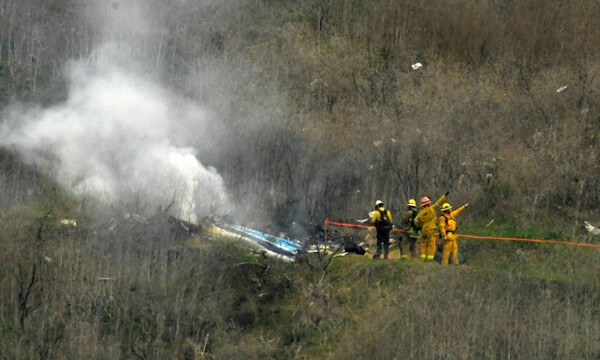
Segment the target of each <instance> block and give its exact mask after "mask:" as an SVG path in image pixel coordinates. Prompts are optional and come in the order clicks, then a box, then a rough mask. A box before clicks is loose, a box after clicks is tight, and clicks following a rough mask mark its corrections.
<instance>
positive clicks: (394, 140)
mask: <svg viewBox="0 0 600 360" xmlns="http://www.w3.org/2000/svg"><path fill="white" fill-rule="evenodd" d="M390 140H392V142H393V143H395V142H397V141H398V140H396V139H394V138H390Z"/></svg>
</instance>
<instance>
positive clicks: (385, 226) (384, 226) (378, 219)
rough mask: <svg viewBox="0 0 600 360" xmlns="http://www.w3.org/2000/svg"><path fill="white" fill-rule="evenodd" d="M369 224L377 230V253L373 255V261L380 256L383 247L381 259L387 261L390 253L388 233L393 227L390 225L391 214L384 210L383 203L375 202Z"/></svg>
mask: <svg viewBox="0 0 600 360" xmlns="http://www.w3.org/2000/svg"><path fill="white" fill-rule="evenodd" d="M371 224H373V225H375V229H377V252H376V253H375V255H373V259H379V257H380V256H381V248H382V247H383V258H384V259H387V258H388V255H389V253H390V231H392V228H393V227H394V226H393V224H392V214H391V213H390V211H389V210H385V208H384V206H383V201H381V200H377V201H376V202H375V211H373V212H372V215H371Z"/></svg>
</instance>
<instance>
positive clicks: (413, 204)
mask: <svg viewBox="0 0 600 360" xmlns="http://www.w3.org/2000/svg"><path fill="white" fill-rule="evenodd" d="M408 206H411V207H417V202H416V201H415V199H410V200H408Z"/></svg>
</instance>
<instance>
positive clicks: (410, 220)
mask: <svg viewBox="0 0 600 360" xmlns="http://www.w3.org/2000/svg"><path fill="white" fill-rule="evenodd" d="M407 206H408V209H407V210H406V212H405V213H404V216H403V217H402V230H404V232H403V233H402V239H401V241H400V242H399V246H400V255H401V257H402V258H405V259H406V258H408V257H409V255H408V254H404V252H402V244H403V243H408V244H409V249H410V256H411V257H413V258H416V257H417V246H416V244H417V239H418V238H419V230H420V228H419V227H417V226H416V225H415V218H416V217H417V215H418V214H419V210H417V202H416V201H415V199H410V200H408V205H407Z"/></svg>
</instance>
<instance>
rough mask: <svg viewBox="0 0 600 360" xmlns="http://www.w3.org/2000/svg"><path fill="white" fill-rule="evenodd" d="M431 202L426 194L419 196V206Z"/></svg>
mask: <svg viewBox="0 0 600 360" xmlns="http://www.w3.org/2000/svg"><path fill="white" fill-rule="evenodd" d="M429 204H431V200H429V198H428V197H427V196H423V197H422V198H421V207H423V206H426V205H429Z"/></svg>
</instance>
